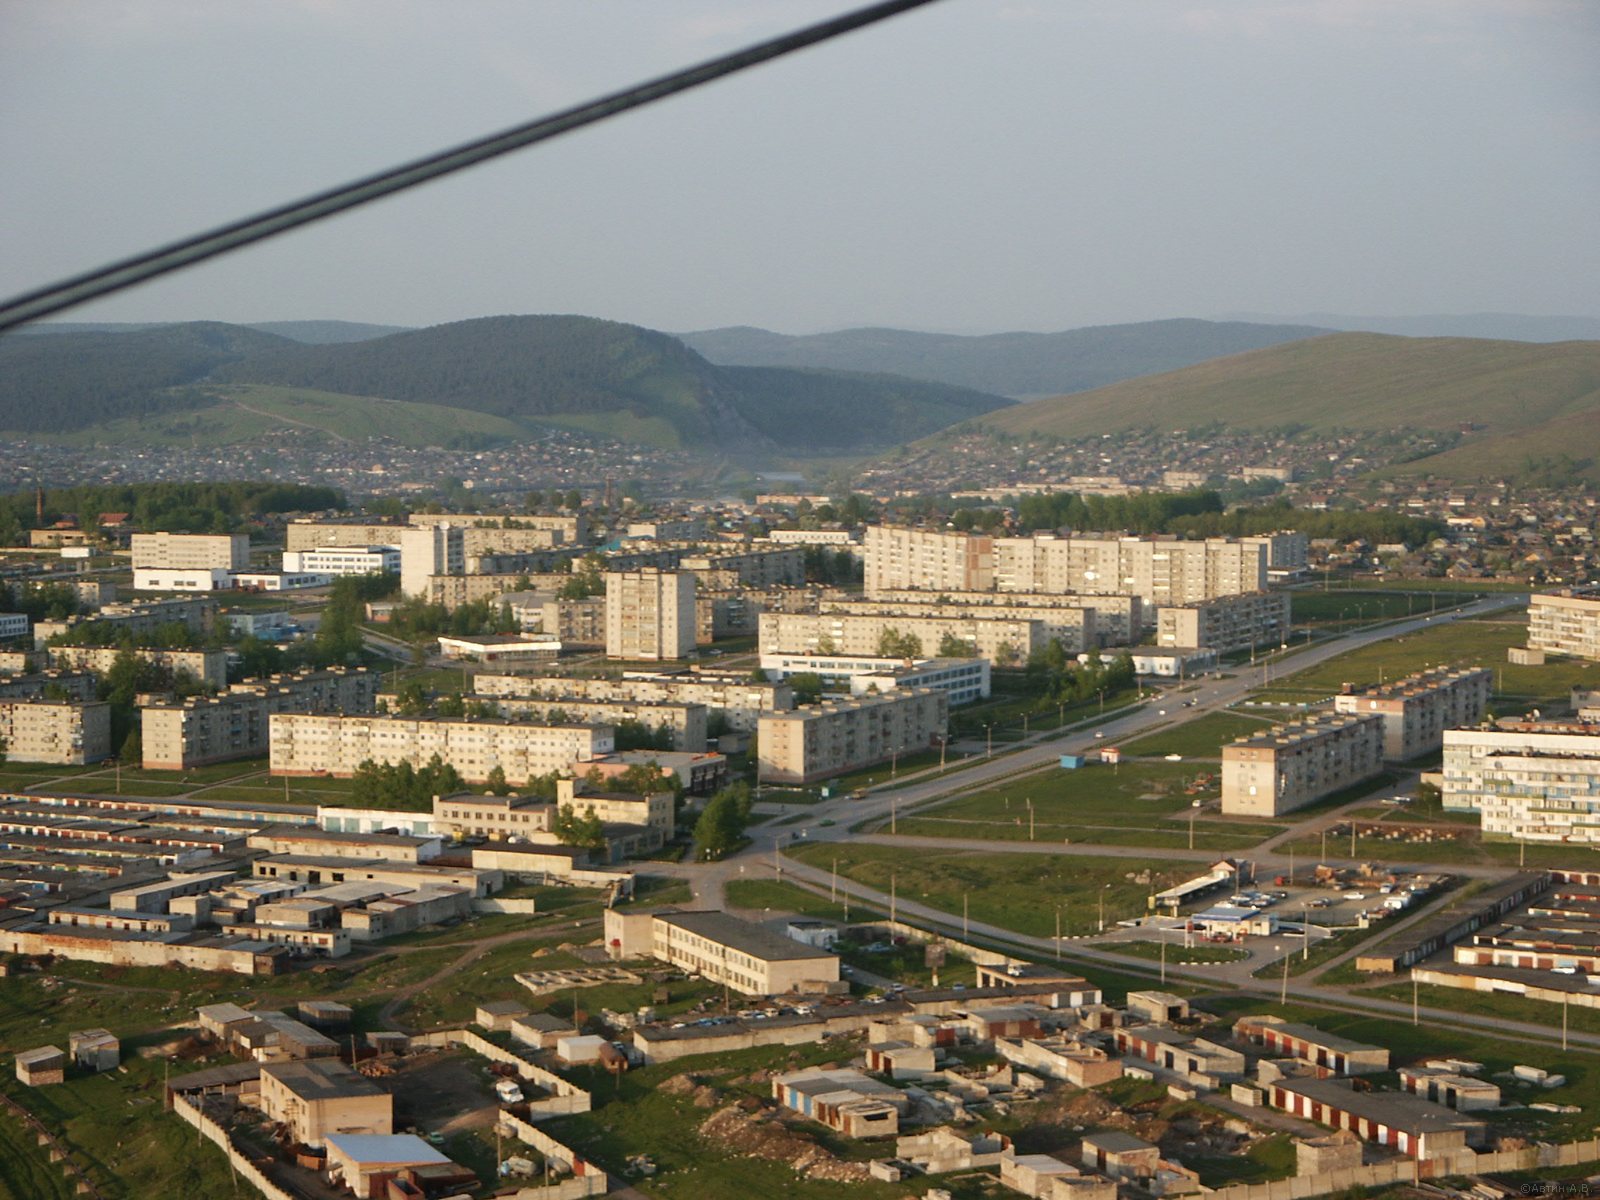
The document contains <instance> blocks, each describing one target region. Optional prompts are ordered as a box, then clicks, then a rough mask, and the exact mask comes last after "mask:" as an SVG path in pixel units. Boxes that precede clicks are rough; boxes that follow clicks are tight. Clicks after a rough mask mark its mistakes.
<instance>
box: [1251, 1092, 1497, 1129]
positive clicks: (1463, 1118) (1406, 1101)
mask: <svg viewBox="0 0 1600 1200" xmlns="http://www.w3.org/2000/svg"><path fill="white" fill-rule="evenodd" d="M1271 1086H1273V1087H1281V1088H1283V1089H1284V1090H1285V1091H1289V1092H1294V1093H1296V1094H1298V1095H1301V1096H1309V1097H1310V1098H1311V1099H1313V1100H1316V1101H1318V1102H1320V1103H1322V1104H1327V1105H1331V1106H1332V1107H1334V1108H1337V1109H1339V1110H1341V1111H1343V1112H1349V1113H1354V1114H1356V1115H1358V1116H1363V1117H1367V1118H1369V1119H1370V1120H1374V1121H1378V1122H1380V1123H1382V1124H1384V1125H1387V1126H1389V1128H1391V1129H1398V1130H1403V1131H1404V1132H1406V1133H1411V1134H1425V1133H1439V1132H1442V1131H1444V1130H1450V1129H1481V1128H1483V1126H1484V1125H1485V1122H1484V1121H1481V1120H1478V1119H1477V1118H1475V1117H1469V1116H1467V1115H1466V1114H1464V1113H1457V1112H1456V1110H1455V1109H1452V1108H1445V1107H1444V1106H1443V1105H1440V1104H1435V1103H1433V1101H1431V1100H1424V1099H1423V1098H1422V1097H1421V1096H1413V1095H1412V1094H1411V1093H1410V1092H1358V1091H1356V1090H1355V1089H1354V1088H1350V1087H1345V1086H1343V1085H1342V1084H1340V1083H1339V1082H1338V1081H1336V1080H1332V1079H1279V1080H1277V1081H1276V1082H1275V1083H1273V1084H1272V1085H1271Z"/></svg>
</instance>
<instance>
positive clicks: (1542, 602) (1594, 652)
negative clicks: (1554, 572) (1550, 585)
mask: <svg viewBox="0 0 1600 1200" xmlns="http://www.w3.org/2000/svg"><path fill="white" fill-rule="evenodd" d="M1528 647H1529V649H1532V650H1543V651H1544V652H1545V653H1546V654H1570V655H1573V656H1574V657H1577V658H1591V659H1597V660H1600V597H1584V596H1565V595H1547V596H1534V597H1533V599H1532V600H1531V601H1530V602H1529V604H1528Z"/></svg>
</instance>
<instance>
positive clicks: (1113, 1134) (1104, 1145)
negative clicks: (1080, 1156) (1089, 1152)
mask: <svg viewBox="0 0 1600 1200" xmlns="http://www.w3.org/2000/svg"><path fill="white" fill-rule="evenodd" d="M1083 1140H1084V1144H1085V1145H1089V1144H1093V1145H1095V1146H1098V1147H1099V1148H1100V1149H1102V1150H1104V1151H1106V1152H1108V1153H1110V1154H1126V1153H1128V1152H1129V1151H1130V1150H1154V1149H1155V1148H1156V1145H1155V1143H1154V1142H1147V1141H1145V1140H1144V1139H1143V1138H1141V1137H1134V1136H1133V1134H1131V1133H1123V1132H1122V1131H1121V1130H1120V1129H1105V1130H1101V1131H1100V1132H1099V1133H1086V1134H1084V1135H1083Z"/></svg>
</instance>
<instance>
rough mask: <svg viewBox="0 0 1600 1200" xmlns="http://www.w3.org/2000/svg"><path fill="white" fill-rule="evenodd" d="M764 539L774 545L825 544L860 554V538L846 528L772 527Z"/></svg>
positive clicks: (858, 555)
mask: <svg viewBox="0 0 1600 1200" xmlns="http://www.w3.org/2000/svg"><path fill="white" fill-rule="evenodd" d="M758 540H759V539H758ZM766 540H767V541H769V542H771V543H772V544H773V545H774V546H826V547H827V548H828V549H830V550H846V551H849V552H850V553H851V554H853V555H855V556H857V557H860V555H861V540H860V539H859V538H858V537H856V535H855V534H854V533H853V532H852V531H851V530H848V529H774V530H772V531H771V532H770V533H768V534H767V537H766Z"/></svg>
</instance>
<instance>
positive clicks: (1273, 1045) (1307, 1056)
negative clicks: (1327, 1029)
mask: <svg viewBox="0 0 1600 1200" xmlns="http://www.w3.org/2000/svg"><path fill="white" fill-rule="evenodd" d="M1233 1033H1234V1036H1235V1037H1237V1038H1239V1039H1240V1040H1241V1041H1247V1042H1250V1043H1252V1044H1254V1045H1257V1046H1260V1047H1262V1049H1263V1051H1264V1052H1265V1053H1266V1054H1268V1055H1271V1056H1274V1057H1287V1058H1298V1059H1300V1060H1302V1061H1303V1062H1308V1063H1310V1064H1311V1065H1312V1066H1314V1067H1318V1068H1320V1069H1321V1070H1323V1071H1325V1072H1328V1073H1331V1074H1334V1075H1375V1074H1378V1073H1379V1072H1382V1071H1387V1070H1388V1069H1389V1051H1388V1048H1387V1047H1384V1046H1370V1045H1367V1044H1366V1043H1365V1042H1356V1041H1351V1040H1350V1039H1349V1038H1342V1037H1339V1036H1338V1035H1337V1034H1332V1033H1324V1032H1323V1031H1322V1030H1320V1029H1318V1028H1316V1027H1315V1026H1314V1025H1300V1024H1297V1023H1295V1022H1292V1021H1285V1020H1283V1019H1281V1018H1279V1017H1273V1016H1250V1017H1240V1018H1239V1020H1237V1021H1236V1022H1234V1026H1233Z"/></svg>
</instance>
